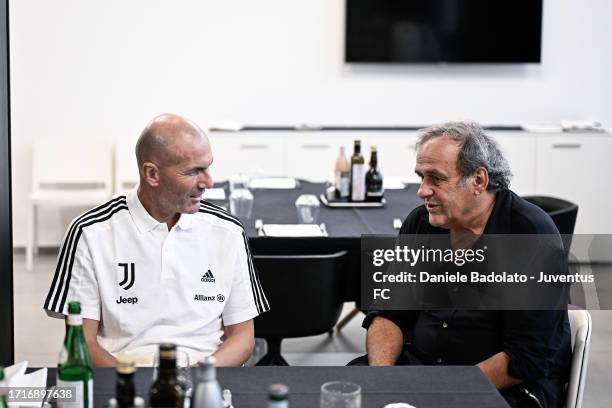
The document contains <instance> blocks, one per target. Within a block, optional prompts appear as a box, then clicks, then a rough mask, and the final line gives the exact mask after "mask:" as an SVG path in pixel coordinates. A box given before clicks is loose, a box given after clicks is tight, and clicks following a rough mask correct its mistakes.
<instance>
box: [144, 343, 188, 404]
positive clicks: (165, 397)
mask: <svg viewBox="0 0 612 408" xmlns="http://www.w3.org/2000/svg"><path fill="white" fill-rule="evenodd" d="M184 403H185V390H184V389H183V386H182V385H181V382H180V381H179V379H178V370H177V366H176V345H174V344H172V343H162V344H160V345H159V370H158V375H157V379H156V380H155V382H153V385H151V391H150V392H149V404H150V405H151V407H166V408H169V407H171V408H183V404H184Z"/></svg>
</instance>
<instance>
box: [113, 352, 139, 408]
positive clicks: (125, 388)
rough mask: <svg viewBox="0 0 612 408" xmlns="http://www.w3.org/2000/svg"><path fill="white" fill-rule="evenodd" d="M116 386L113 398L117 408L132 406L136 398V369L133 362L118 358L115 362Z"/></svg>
mask: <svg viewBox="0 0 612 408" xmlns="http://www.w3.org/2000/svg"><path fill="white" fill-rule="evenodd" d="M116 370H117V384H116V386H115V398H116V399H117V406H118V407H119V408H130V407H133V406H134V398H136V387H134V373H135V372H136V367H135V365H134V360H131V359H129V358H126V357H120V358H119V359H118V360H117V368H116Z"/></svg>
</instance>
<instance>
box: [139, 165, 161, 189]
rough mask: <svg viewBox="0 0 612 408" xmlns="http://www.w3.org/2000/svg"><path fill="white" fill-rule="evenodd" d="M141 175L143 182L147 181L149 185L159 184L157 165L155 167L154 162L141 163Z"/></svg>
mask: <svg viewBox="0 0 612 408" xmlns="http://www.w3.org/2000/svg"><path fill="white" fill-rule="evenodd" d="M142 175H143V178H144V181H145V183H147V184H148V185H149V186H150V187H157V186H159V167H157V165H156V164H155V163H151V162H145V163H143V164H142Z"/></svg>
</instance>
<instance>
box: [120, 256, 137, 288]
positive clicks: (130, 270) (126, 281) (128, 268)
mask: <svg viewBox="0 0 612 408" xmlns="http://www.w3.org/2000/svg"><path fill="white" fill-rule="evenodd" d="M117 265H119V267H120V268H123V280H122V281H121V282H119V286H121V287H122V288H123V289H125V290H128V289H130V288H131V287H132V286H134V282H135V281H136V265H135V264H134V262H131V263H119V264H117Z"/></svg>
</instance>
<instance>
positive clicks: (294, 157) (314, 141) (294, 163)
mask: <svg viewBox="0 0 612 408" xmlns="http://www.w3.org/2000/svg"><path fill="white" fill-rule="evenodd" d="M359 133H362V132H359ZM359 133H356V132H348V131H346V132H345V131H338V132H336V131H334V132H329V131H328V132H313V131H307V132H293V133H292V134H290V135H287V160H288V161H287V170H288V175H289V176H292V177H297V178H301V179H305V180H309V181H318V182H322V181H332V180H333V179H334V168H335V165H336V159H337V157H338V154H339V150H340V146H344V151H345V155H346V158H347V159H348V160H349V161H350V158H351V155H352V154H353V142H354V140H356V139H359V140H361V154H363V156H364V157H365V158H366V161H367V160H368V157H367V154H369V153H368V150H365V149H367V141H366V139H365V138H364V137H361V136H362V135H360V134H359Z"/></svg>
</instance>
